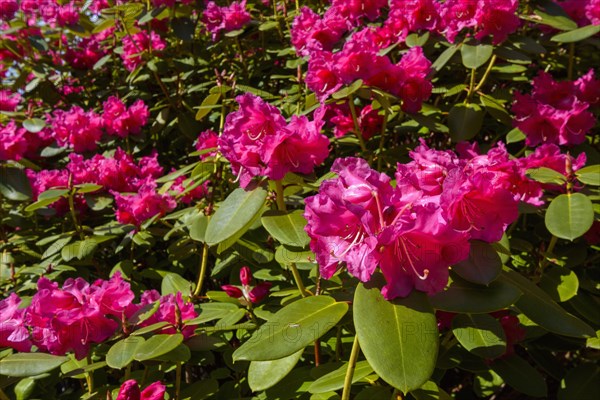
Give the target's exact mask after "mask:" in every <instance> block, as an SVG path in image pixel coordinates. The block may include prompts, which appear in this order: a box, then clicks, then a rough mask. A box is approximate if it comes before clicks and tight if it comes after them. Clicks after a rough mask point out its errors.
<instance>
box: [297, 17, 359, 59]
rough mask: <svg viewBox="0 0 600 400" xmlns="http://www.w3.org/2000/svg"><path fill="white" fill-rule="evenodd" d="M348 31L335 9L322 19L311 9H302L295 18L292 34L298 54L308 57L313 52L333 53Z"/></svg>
mask: <svg viewBox="0 0 600 400" xmlns="http://www.w3.org/2000/svg"><path fill="white" fill-rule="evenodd" d="M347 30H348V25H347V23H346V20H345V19H344V18H343V17H342V16H341V15H340V14H338V13H336V12H334V9H333V8H330V9H329V10H327V12H326V13H325V15H324V16H323V18H320V17H319V15H318V14H317V13H315V12H314V11H313V10H311V9H310V8H308V7H302V8H301V9H300V14H298V15H297V16H296V18H294V22H293V24H292V29H291V32H290V33H291V41H292V45H293V46H294V48H295V49H296V53H298V54H299V55H302V56H306V55H309V54H310V53H311V52H312V51H319V50H326V51H331V50H332V49H333V46H334V45H335V44H336V43H337V42H338V41H339V40H340V39H341V37H342V35H343V34H344V33H345V32H346V31H347Z"/></svg>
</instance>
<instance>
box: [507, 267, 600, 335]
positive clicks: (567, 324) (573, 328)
mask: <svg viewBox="0 0 600 400" xmlns="http://www.w3.org/2000/svg"><path fill="white" fill-rule="evenodd" d="M500 279H501V280H503V281H506V282H510V283H511V284H513V285H515V286H517V287H518V288H519V289H521V291H522V292H523V295H522V296H521V298H519V300H518V301H517V302H516V306H517V308H518V309H519V310H520V311H521V312H522V313H523V314H525V315H526V316H527V318H529V319H530V320H532V321H533V322H535V323H536V324H538V325H539V326H541V327H542V328H544V329H547V330H549V331H550V332H554V333H558V334H559V335H565V336H572V337H592V336H594V335H595V332H594V330H593V329H592V328H591V327H590V326H589V325H588V324H586V323H585V322H583V321H582V320H580V319H579V318H577V317H575V316H573V315H571V314H569V313H568V312H566V311H565V310H564V309H563V308H562V307H561V306H559V305H558V304H557V303H556V302H555V301H554V300H552V298H551V297H550V296H548V295H547V294H546V292H544V291H543V290H542V289H540V288H539V287H537V286H536V285H535V284H534V283H533V282H531V281H530V280H529V279H527V278H525V277H524V276H522V275H521V274H519V273H518V272H516V271H513V270H509V269H505V270H504V271H502V275H501V277H500V278H499V280H500Z"/></svg>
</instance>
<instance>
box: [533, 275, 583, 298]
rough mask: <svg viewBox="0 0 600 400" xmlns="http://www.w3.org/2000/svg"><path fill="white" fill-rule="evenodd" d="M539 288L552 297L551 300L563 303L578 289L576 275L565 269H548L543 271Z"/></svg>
mask: <svg viewBox="0 0 600 400" xmlns="http://www.w3.org/2000/svg"><path fill="white" fill-rule="evenodd" d="M540 287H541V288H542V289H544V291H545V292H546V293H548V294H549V295H550V297H552V300H554V301H558V302H563V301H567V300H569V299H571V298H572V297H573V296H575V295H576V294H577V290H578V289H579V279H578V278H577V274H575V272H573V271H571V270H570V269H568V268H565V267H550V268H547V269H546V270H545V271H544V274H543V275H542V279H541V280H540Z"/></svg>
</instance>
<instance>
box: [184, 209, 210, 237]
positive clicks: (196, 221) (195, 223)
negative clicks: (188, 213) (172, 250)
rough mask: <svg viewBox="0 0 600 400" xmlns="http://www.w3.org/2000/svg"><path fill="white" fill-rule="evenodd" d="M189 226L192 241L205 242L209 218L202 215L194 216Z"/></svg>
mask: <svg viewBox="0 0 600 400" xmlns="http://www.w3.org/2000/svg"><path fill="white" fill-rule="evenodd" d="M187 226H188V229H189V230H190V237H191V238H192V240H196V241H198V242H204V240H205V238H206V227H207V226H208V217H207V216H206V215H204V214H201V213H198V214H197V215H194V216H193V217H192V218H190V219H189V221H188V224H187Z"/></svg>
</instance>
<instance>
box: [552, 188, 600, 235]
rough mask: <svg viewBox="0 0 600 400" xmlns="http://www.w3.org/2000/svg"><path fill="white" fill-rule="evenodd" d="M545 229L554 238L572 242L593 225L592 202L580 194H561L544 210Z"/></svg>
mask: <svg viewBox="0 0 600 400" xmlns="http://www.w3.org/2000/svg"><path fill="white" fill-rule="evenodd" d="M545 221H546V228H548V230H549V231H550V233H552V234H553V235H554V236H556V237H558V238H561V239H568V240H573V239H576V238H578V237H580V236H582V235H583V234H584V233H586V232H587V231H588V229H590V227H591V226H592V224H593V223H594V207H593V205H592V201H591V200H590V199H589V198H588V197H587V196H586V195H585V194H582V193H570V194H561V195H559V196H557V197H555V198H554V200H552V202H551V203H550V205H549V206H548V209H547V210H546V218H545Z"/></svg>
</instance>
